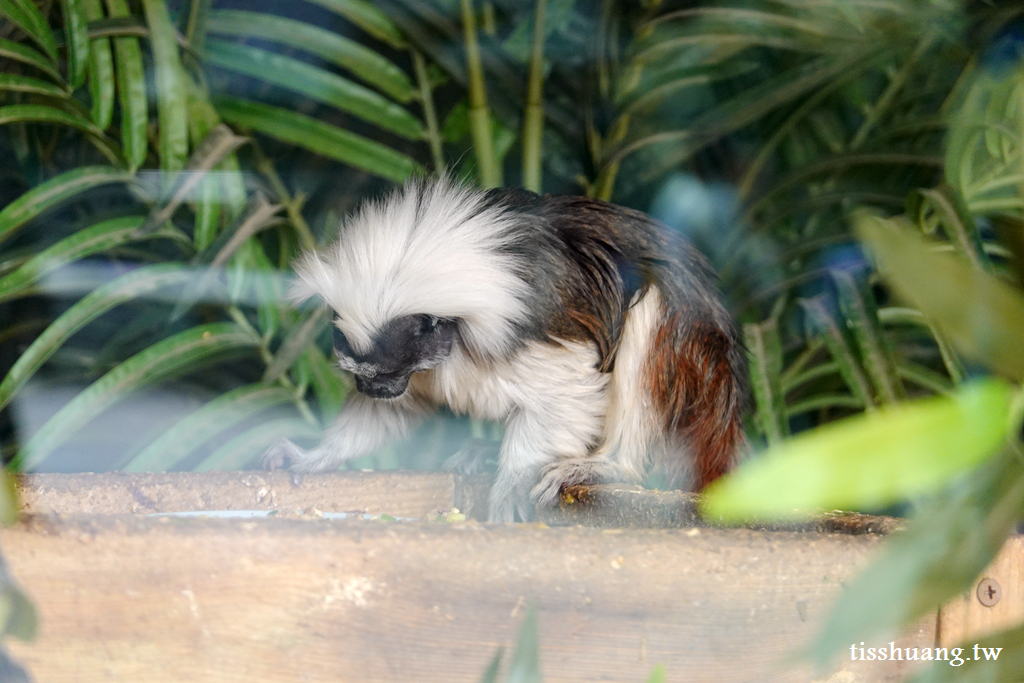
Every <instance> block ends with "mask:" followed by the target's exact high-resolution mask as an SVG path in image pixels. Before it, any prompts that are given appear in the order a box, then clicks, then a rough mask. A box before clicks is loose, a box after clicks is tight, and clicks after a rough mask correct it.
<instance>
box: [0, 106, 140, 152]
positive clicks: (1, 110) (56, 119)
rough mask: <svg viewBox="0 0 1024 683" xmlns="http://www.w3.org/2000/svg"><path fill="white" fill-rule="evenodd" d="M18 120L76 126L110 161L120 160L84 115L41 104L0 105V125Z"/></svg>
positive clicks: (113, 149) (108, 142)
mask: <svg viewBox="0 0 1024 683" xmlns="http://www.w3.org/2000/svg"><path fill="white" fill-rule="evenodd" d="M18 122H24V123H52V124H56V125H60V126H70V127H72V128H77V129H78V130H80V131H82V132H84V133H87V134H88V136H89V139H90V140H91V141H92V142H93V144H95V145H96V149H98V150H99V151H100V152H102V153H103V155H104V156H105V157H107V159H109V160H110V162H111V163H113V164H117V163H118V162H119V161H120V156H121V155H120V153H119V152H118V151H117V149H116V148H115V147H114V146H112V145H111V144H110V141H109V140H107V137H106V136H105V135H104V134H103V131H102V130H100V129H99V128H97V127H96V124H94V123H93V122H92V121H90V120H89V119H87V118H85V117H84V116H79V115H78V114H72V113H70V112H66V111H62V110H60V109H54V108H53V107H48V106H46V105H42V104H12V105H9V106H6V107H0V126H3V125H6V124H8V123H18Z"/></svg>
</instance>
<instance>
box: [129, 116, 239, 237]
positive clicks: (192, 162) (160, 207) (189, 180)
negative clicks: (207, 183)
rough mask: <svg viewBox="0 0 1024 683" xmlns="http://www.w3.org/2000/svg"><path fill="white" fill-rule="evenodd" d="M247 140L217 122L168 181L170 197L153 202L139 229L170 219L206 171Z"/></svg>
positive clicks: (152, 226)
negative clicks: (144, 223) (143, 223)
mask: <svg viewBox="0 0 1024 683" xmlns="http://www.w3.org/2000/svg"><path fill="white" fill-rule="evenodd" d="M246 142H248V138H244V137H241V136H238V135H235V134H234V133H233V132H232V131H231V129H230V128H228V127H227V126H225V125H224V124H220V125H218V126H216V127H215V128H213V129H212V130H211V131H210V132H209V133H208V134H207V135H206V137H205V138H203V140H202V141H201V142H200V143H199V144H198V145H197V146H196V149H195V152H193V154H192V156H191V157H190V158H189V160H188V163H187V164H186V165H185V169H184V170H183V171H181V172H179V173H177V174H175V175H174V176H173V177H172V178H171V179H170V180H169V181H168V192H167V195H168V196H169V198H168V199H167V201H165V202H158V203H157V204H155V205H154V206H153V209H152V211H151V212H150V215H149V218H148V219H147V220H146V225H145V226H143V228H142V232H144V233H145V232H152V231H153V230H156V229H157V228H159V227H160V226H161V225H163V224H164V222H166V221H168V220H170V218H171V216H172V215H173V214H174V212H175V210H176V209H177V208H178V206H180V205H181V203H182V202H183V201H185V199H186V198H187V197H188V195H189V194H190V193H191V192H192V191H193V190H194V189H195V187H196V185H198V184H199V183H200V182H202V181H203V180H204V179H205V178H206V177H207V174H208V173H209V172H210V171H211V170H213V168H214V167H216V166H217V165H218V164H220V163H221V162H222V161H223V160H224V159H225V158H227V156H228V155H229V154H232V153H233V152H234V151H235V150H236V149H238V148H239V147H241V146H242V145H243V144H245V143H246Z"/></svg>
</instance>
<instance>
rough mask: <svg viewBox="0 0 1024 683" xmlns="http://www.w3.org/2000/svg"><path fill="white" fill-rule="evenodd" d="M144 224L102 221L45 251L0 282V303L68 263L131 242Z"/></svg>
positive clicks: (138, 218) (128, 219) (136, 219)
mask: <svg viewBox="0 0 1024 683" xmlns="http://www.w3.org/2000/svg"><path fill="white" fill-rule="evenodd" d="M143 220H144V219H143V218H142V217H141V216H126V217H124V218H114V219H111V220H108V221H103V222H101V223H97V224H96V225H92V226H90V227H88V228H84V229H82V230H78V231H76V232H75V233H74V234H72V235H69V236H68V237H65V238H64V239H62V240H61V241H59V242H57V243H56V244H54V245H53V246H51V247H48V248H47V249H44V250H43V251H41V252H39V253H38V254H36V255H35V256H33V257H32V258H31V259H29V260H28V261H26V262H25V263H24V265H22V266H21V267H20V268H18V269H17V270H15V271H14V272H13V273H8V274H7V275H5V276H4V277H2V278H0V302H2V301H7V300H9V299H13V298H15V297H17V296H19V295H21V294H23V293H24V292H25V291H26V290H28V288H29V287H30V286H31V285H32V284H34V283H35V282H37V281H39V279H40V278H42V277H43V276H44V275H46V274H47V273H51V272H53V271H55V270H57V269H58V268H60V267H62V266H64V265H65V264H67V263H70V262H71V261H75V260H77V259H80V258H82V257H84V256H88V255H90V254H96V253H100V252H103V251H106V250H107V249H110V248H112V247H116V246H118V245H120V244H125V243H127V242H130V241H132V239H133V238H134V236H135V231H136V230H137V229H138V227H139V226H140V225H142V221H143Z"/></svg>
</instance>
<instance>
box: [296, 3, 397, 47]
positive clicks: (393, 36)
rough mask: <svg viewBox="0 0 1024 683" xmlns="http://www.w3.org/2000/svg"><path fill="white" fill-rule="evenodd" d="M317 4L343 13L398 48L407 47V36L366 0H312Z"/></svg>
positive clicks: (373, 34)
mask: <svg viewBox="0 0 1024 683" xmlns="http://www.w3.org/2000/svg"><path fill="white" fill-rule="evenodd" d="M310 2H312V3H313V4H315V5H320V6H321V7H323V8H324V9H327V10H330V11H331V12H334V13H335V14H338V15H341V16H343V17H345V18H346V19H348V20H349V21H351V22H352V23H353V24H355V25H356V26H358V27H359V28H361V29H362V30H364V31H366V32H367V33H369V34H370V35H371V36H373V37H374V38H376V39H377V40H380V41H382V42H385V43H387V44H388V45H390V46H391V47H393V48H395V49H397V50H404V49H405V48H406V47H407V44H406V41H405V37H404V36H402V33H401V31H399V30H398V27H397V26H395V24H394V22H393V21H391V18H390V17H388V15H387V14H385V13H384V12H382V11H381V10H379V9H377V8H376V7H374V5H373V4H372V3H370V2H366V0H310Z"/></svg>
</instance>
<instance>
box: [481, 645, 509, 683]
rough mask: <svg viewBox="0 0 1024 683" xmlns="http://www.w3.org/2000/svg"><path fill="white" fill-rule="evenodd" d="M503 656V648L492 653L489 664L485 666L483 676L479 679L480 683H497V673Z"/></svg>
mask: <svg viewBox="0 0 1024 683" xmlns="http://www.w3.org/2000/svg"><path fill="white" fill-rule="evenodd" d="M504 654H505V648H503V647H499V648H498V649H497V650H495V651H494V656H493V657H491V662H490V664H488V665H487V668H486V669H484V673H483V675H482V676H481V677H480V683H498V671H499V669H500V668H501V658H502V656H503V655H504Z"/></svg>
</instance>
